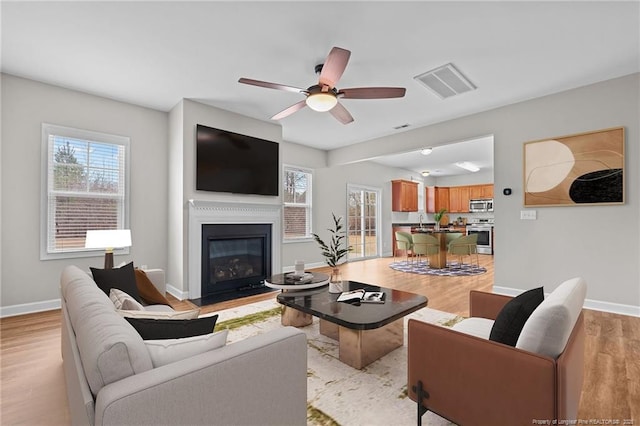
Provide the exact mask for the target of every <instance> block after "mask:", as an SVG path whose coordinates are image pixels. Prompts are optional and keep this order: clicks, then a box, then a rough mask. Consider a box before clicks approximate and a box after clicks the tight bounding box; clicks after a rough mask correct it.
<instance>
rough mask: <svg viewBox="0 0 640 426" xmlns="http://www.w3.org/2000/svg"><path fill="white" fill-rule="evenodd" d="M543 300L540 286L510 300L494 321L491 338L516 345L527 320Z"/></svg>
mask: <svg viewBox="0 0 640 426" xmlns="http://www.w3.org/2000/svg"><path fill="white" fill-rule="evenodd" d="M543 300H544V292H543V290H542V287H538V288H534V289H531V290H528V291H525V292H524V293H521V294H519V295H518V296H516V297H514V298H513V299H511V300H510V301H508V302H507V303H506V305H504V307H503V308H502V310H501V311H500V312H499V313H498V316H497V317H496V321H495V322H494V323H493V327H492V328H491V334H490V335H489V340H493V341H495V342H499V343H504V344H505V345H509V346H515V345H516V343H517V342H518V336H520V332H521V331H522V327H524V324H525V322H527V319H529V316H530V315H531V314H532V313H533V311H534V310H535V309H536V308H537V307H538V305H539V304H540V303H542V301H543Z"/></svg>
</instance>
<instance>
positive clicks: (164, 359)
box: [144, 330, 229, 368]
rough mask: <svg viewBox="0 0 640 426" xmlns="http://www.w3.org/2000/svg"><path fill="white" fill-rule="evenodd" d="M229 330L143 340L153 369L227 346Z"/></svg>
mask: <svg viewBox="0 0 640 426" xmlns="http://www.w3.org/2000/svg"><path fill="white" fill-rule="evenodd" d="M228 333H229V330H222V331H218V332H216V333H210V334H205V335H202V336H193V337H185V338H183V339H162V340H145V341H144V344H145V345H146V346H147V350H148V351H149V355H150V356H151V362H152V363H153V366H154V368H155V367H160V366H161V365H166V364H170V363H172V362H176V361H180V360H182V359H185V358H189V357H192V356H194V355H198V354H202V353H205V352H208V351H210V350H213V349H218V348H221V347H223V346H224V345H226V344H227V334H228Z"/></svg>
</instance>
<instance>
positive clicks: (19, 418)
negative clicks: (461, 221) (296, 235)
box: [0, 255, 640, 425]
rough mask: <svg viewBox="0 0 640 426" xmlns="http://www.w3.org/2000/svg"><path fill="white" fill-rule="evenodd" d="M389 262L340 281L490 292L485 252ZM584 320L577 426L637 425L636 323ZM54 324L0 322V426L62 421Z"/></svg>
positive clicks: (448, 303)
mask: <svg viewBox="0 0 640 426" xmlns="http://www.w3.org/2000/svg"><path fill="white" fill-rule="evenodd" d="M392 261H393V259H391V258H381V259H373V260H366V261H361V262H351V263H348V264H345V265H343V266H342V267H341V269H342V274H343V278H344V279H349V280H353V281H361V282H365V283H371V284H377V285H380V286H383V287H389V288H394V289H399V290H405V291H410V292H414V293H419V294H423V295H425V296H427V297H428V298H429V307H430V308H433V309H438V310H441V311H446V312H452V313H456V314H458V315H463V316H465V315H468V313H469V310H468V294H469V290H483V291H491V289H492V286H493V281H494V276H493V257H492V256H489V255H480V265H481V266H483V267H485V268H487V272H486V273H485V274H481V275H475V276H468V277H437V276H431V275H417V274H409V273H404V272H398V271H394V270H392V269H391V268H389V264H390V263H391V262H392ZM318 271H324V272H328V271H329V270H328V268H327V269H318ZM567 278H569V277H567ZM273 297H275V293H267V294H262V295H258V296H252V297H249V298H246V299H242V300H235V301H230V302H223V303H219V304H216V305H210V306H207V307H204V308H203V312H216V311H219V310H222V309H227V308H230V307H234V306H238V305H242V304H246V303H252V302H254V301H258V300H266V299H269V298H273ZM171 303H172V304H173V306H174V308H176V309H180V310H182V309H187V308H191V307H192V304H191V303H190V302H188V301H178V300H176V299H175V298H171ZM585 320H586V334H587V336H586V342H585V345H586V347H585V352H586V354H585V382H584V387H583V392H582V400H581V402H580V410H579V412H578V416H579V420H582V421H584V422H587V423H582V424H620V425H623V424H635V425H640V318H637V317H631V316H625V315H616V314H610V313H606V312H599V311H592V310H585ZM60 322H61V313H60V311H59V310H55V311H48V312H43V313H37V314H29V315H22V316H17V317H9V318H3V319H1V320H0V327H1V328H0V330H1V347H0V363H1V369H0V391H1V393H0V400H1V403H0V424H2V425H68V424H70V420H69V414H68V411H67V404H66V390H65V384H64V375H63V371H62V358H61V355H60ZM514 391H516V390H514ZM625 420H630V421H631V422H627V423H625Z"/></svg>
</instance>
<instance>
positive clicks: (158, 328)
mask: <svg viewBox="0 0 640 426" xmlns="http://www.w3.org/2000/svg"><path fill="white" fill-rule="evenodd" d="M125 320H127V321H128V322H129V324H131V325H132V326H133V327H134V328H135V329H136V331H137V332H138V333H140V336H142V338H143V339H144V340H155V339H180V338H183V337H193V336H201V335H203V334H209V333H212V332H213V328H214V327H215V325H216V321H217V320H218V315H214V316H211V317H204V318H197V319H149V318H128V317H125Z"/></svg>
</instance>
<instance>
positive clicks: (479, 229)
mask: <svg viewBox="0 0 640 426" xmlns="http://www.w3.org/2000/svg"><path fill="white" fill-rule="evenodd" d="M492 228H493V225H490V224H488V223H487V224H485V223H474V224H471V225H467V235H471V234H478V253H482V254H493V241H492V238H491V237H492V235H491V234H492Z"/></svg>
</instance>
